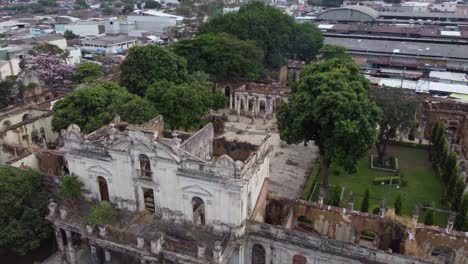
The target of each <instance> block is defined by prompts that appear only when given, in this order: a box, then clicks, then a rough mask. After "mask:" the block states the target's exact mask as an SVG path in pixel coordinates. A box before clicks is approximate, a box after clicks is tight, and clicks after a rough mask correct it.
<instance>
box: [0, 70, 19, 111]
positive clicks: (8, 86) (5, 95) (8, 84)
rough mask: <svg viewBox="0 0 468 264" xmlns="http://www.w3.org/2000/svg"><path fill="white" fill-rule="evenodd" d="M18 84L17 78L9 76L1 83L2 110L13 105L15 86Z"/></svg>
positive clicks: (0, 103)
mask: <svg viewBox="0 0 468 264" xmlns="http://www.w3.org/2000/svg"><path fill="white" fill-rule="evenodd" d="M15 83H16V77H15V76H7V77H6V78H5V79H4V80H3V81H1V82H0V109H1V108H4V107H6V106H8V105H9V104H10V103H11V101H12V100H11V96H12V95H13V93H12V90H13V86H14V85H15Z"/></svg>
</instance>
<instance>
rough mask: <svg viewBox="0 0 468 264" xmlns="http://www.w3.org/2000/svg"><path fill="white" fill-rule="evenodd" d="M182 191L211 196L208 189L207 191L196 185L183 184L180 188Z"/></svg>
mask: <svg viewBox="0 0 468 264" xmlns="http://www.w3.org/2000/svg"><path fill="white" fill-rule="evenodd" d="M182 192H184V193H192V194H196V195H202V196H209V197H212V196H213V195H212V194H211V193H210V192H209V191H207V190H206V189H204V188H202V187H200V186H198V185H190V186H185V187H183V188H182Z"/></svg>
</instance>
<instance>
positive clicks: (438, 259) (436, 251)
mask: <svg viewBox="0 0 468 264" xmlns="http://www.w3.org/2000/svg"><path fill="white" fill-rule="evenodd" d="M430 260H431V261H433V262H435V263H455V262H454V261H455V252H454V251H453V250H452V249H451V248H449V247H446V246H435V247H433V248H432V250H431V258H430Z"/></svg>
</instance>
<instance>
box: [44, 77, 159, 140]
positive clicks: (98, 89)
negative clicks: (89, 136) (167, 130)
mask: <svg viewBox="0 0 468 264" xmlns="http://www.w3.org/2000/svg"><path fill="white" fill-rule="evenodd" d="M116 114H119V115H120V117H121V118H122V119H123V120H126V121H128V122H130V123H136V124H140V123H143V122H145V121H148V120H150V119H151V118H153V117H155V116H156V110H155V109H154V107H153V106H152V105H151V104H149V103H148V102H145V101H144V100H143V99H141V98H140V97H138V96H136V95H133V94H130V93H128V91H127V90H126V89H125V88H123V87H120V86H118V85H116V84H114V83H103V84H98V85H95V86H92V87H88V88H86V89H81V90H78V91H75V92H73V93H72V94H70V95H68V96H67V97H65V98H63V99H61V100H60V101H58V102H57V103H55V104H54V116H53V118H52V128H53V130H54V131H56V132H59V131H60V130H62V129H65V128H67V127H68V126H69V125H70V124H76V125H78V126H79V127H80V128H81V130H82V131H83V132H84V133H90V132H92V131H95V130H97V129H98V128H100V127H102V126H104V125H107V124H108V123H109V122H111V121H112V119H113V118H114V116H115V115H116Z"/></svg>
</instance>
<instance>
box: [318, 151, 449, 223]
mask: <svg viewBox="0 0 468 264" xmlns="http://www.w3.org/2000/svg"><path fill="white" fill-rule="evenodd" d="M387 155H388V156H394V157H397V158H398V160H399V166H400V173H399V175H400V176H402V177H403V179H404V180H406V181H407V184H406V185H404V184H395V183H393V184H392V185H391V186H390V185H389V184H377V185H376V184H374V183H373V179H374V178H376V177H389V176H393V175H394V174H393V173H389V172H384V171H379V170H375V169H370V166H369V163H370V158H369V156H368V155H366V157H364V158H362V159H361V160H360V161H359V163H358V167H357V173H355V174H348V173H346V172H344V171H343V170H341V169H339V168H336V167H332V170H331V175H330V177H329V184H330V186H340V187H342V189H343V188H344V192H343V193H342V204H341V205H342V206H343V207H347V205H348V199H349V193H350V192H351V191H352V192H353V193H354V209H355V210H360V208H361V203H362V199H363V194H364V192H365V190H366V189H367V188H368V189H369V192H370V200H369V213H372V211H373V210H374V209H375V208H378V207H379V205H380V203H381V201H382V199H386V200H387V201H388V203H387V204H388V207H389V208H393V207H394V205H393V203H394V201H395V198H396V197H397V195H398V194H401V195H402V196H403V207H402V215H404V216H408V217H410V216H411V215H412V212H413V210H414V208H415V205H423V206H430V207H435V208H442V209H445V208H444V207H443V206H442V205H441V203H440V200H441V197H442V194H443V188H442V185H441V182H440V179H439V178H438V176H437V175H436V174H435V173H434V171H433V170H432V166H431V163H430V161H429V153H428V151H427V150H426V149H422V148H409V147H403V146H396V145H389V146H388V150H387ZM313 196H316V195H313ZM312 198H313V199H314V197H312ZM425 214H426V212H425V210H421V211H420V214H419V222H424V219H425ZM446 224H447V213H444V212H435V214H434V225H439V226H442V227H445V226H446Z"/></svg>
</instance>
